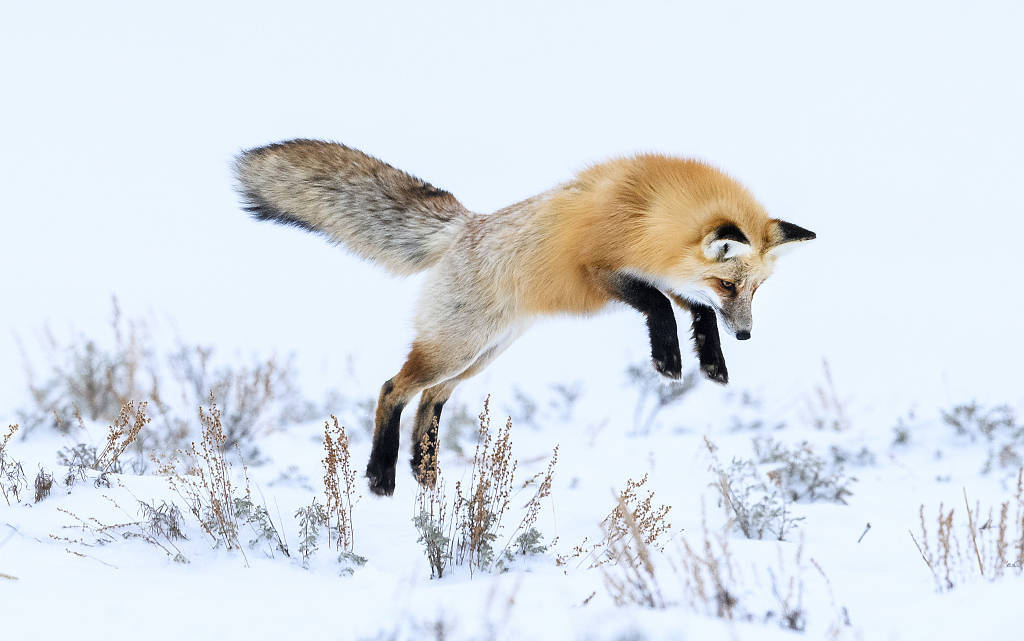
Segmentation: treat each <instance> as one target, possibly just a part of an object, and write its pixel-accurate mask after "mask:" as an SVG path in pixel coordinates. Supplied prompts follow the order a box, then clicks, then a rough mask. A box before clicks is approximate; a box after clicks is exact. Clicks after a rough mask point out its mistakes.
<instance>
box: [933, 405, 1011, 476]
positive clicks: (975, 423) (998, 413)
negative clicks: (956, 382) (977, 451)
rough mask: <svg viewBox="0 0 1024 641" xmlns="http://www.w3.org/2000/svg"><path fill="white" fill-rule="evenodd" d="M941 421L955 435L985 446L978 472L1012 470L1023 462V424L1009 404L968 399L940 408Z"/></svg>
mask: <svg viewBox="0 0 1024 641" xmlns="http://www.w3.org/2000/svg"><path fill="white" fill-rule="evenodd" d="M942 421H943V422H944V423H945V424H946V425H949V426H950V427H952V428H953V430H954V431H955V432H956V434H957V435H958V436H961V437H966V438H968V439H970V441H971V442H972V443H973V442H975V441H977V440H979V439H980V440H983V441H984V442H985V444H986V446H987V454H986V457H985V463H984V465H983V466H982V470H981V471H982V473H984V474H988V473H990V472H992V471H993V470H994V469H1002V470H1015V469H1018V468H1019V467H1021V466H1022V465H1024V424H1021V423H1018V422H1017V415H1016V412H1014V411H1013V408H1011V407H1010V406H1009V405H999V406H996V407H985V406H983V405H979V404H978V403H976V402H974V401H971V402H970V403H964V404H960V405H956V406H954V407H952V408H951V409H949V410H944V411H943V412H942Z"/></svg>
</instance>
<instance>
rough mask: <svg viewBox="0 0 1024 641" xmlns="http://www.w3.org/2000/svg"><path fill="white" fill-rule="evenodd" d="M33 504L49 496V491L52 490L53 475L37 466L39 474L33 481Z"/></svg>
mask: <svg viewBox="0 0 1024 641" xmlns="http://www.w3.org/2000/svg"><path fill="white" fill-rule="evenodd" d="M34 485H35V490H36V494H35V499H36V500H35V502H36V503H38V502H39V501H42V500H43V499H45V498H46V497H48V496H50V490H52V489H53V474H50V473H49V472H47V471H46V468H44V467H42V466H39V472H38V473H37V474H36V480H35V484H34Z"/></svg>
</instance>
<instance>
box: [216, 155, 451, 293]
mask: <svg viewBox="0 0 1024 641" xmlns="http://www.w3.org/2000/svg"><path fill="white" fill-rule="evenodd" d="M235 175H236V177H237V179H238V191H239V192H240V194H241V196H242V198H243V200H244V206H245V208H246V209H247V210H248V211H249V212H250V213H252V215H253V217H254V218H256V219H258V220H271V221H274V222H277V223H281V224H284V225H293V226H295V227H300V228H302V229H306V230H308V231H313V232H317V233H320V234H323V235H324V236H326V237H327V238H328V239H329V240H331V241H332V242H335V243H338V244H341V245H343V246H345V247H346V248H348V249H349V250H351V251H352V252H354V253H355V254H357V255H359V256H362V257H363V258H368V259H371V260H373V261H376V262H378V263H380V264H381V265H382V266H384V267H386V268H387V269H388V270H390V271H392V272H394V273H396V274H411V273H414V272H418V271H420V270H423V269H427V268H428V267H430V266H431V265H432V264H434V263H435V262H437V260H438V259H439V258H440V257H441V255H442V254H443V253H444V252H445V251H446V250H447V249H448V247H449V246H450V245H451V243H452V241H453V240H454V238H455V235H456V234H457V233H458V230H459V228H461V223H462V222H464V221H465V220H467V219H468V218H469V216H470V214H469V212H468V211H467V210H466V209H465V208H464V207H463V206H462V205H461V204H460V203H459V201H458V200H456V199H455V197H454V196H452V195H451V194H450V193H448V192H447V191H444V190H442V189H438V188H436V187H434V186H433V185H430V184H429V183H426V182H423V181H422V180H420V179H419V178H416V177H414V176H410V175H409V174H407V173H405V172H404V171H400V170H398V169H395V168H394V167H392V166H391V165H389V164H387V163H385V162H382V161H380V160H378V159H376V158H373V157H372V156H368V155H366V154H364V153H363V152H361V151H358V150H356V149H352V148H350V147H346V146H345V145H341V144H337V143H330V142H322V141H319V140H292V141H288V142H281V143H276V144H272V145H267V146H266V147H259V148H256V149H250V150H249V151H245V152H242V153H241V154H240V155H239V156H238V158H237V159H236V160H235Z"/></svg>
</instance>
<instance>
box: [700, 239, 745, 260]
mask: <svg viewBox="0 0 1024 641" xmlns="http://www.w3.org/2000/svg"><path fill="white" fill-rule="evenodd" d="M751 251H752V248H751V247H750V245H748V244H746V243H741V242H739V241H738V240H730V239H728V238H723V239H720V240H713V241H711V242H710V243H708V245H707V247H705V248H704V256H706V257H707V259H708V260H717V261H722V260H729V259H730V258H736V257H737V256H746V255H747V254H749V253H750V252H751Z"/></svg>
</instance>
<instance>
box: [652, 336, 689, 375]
mask: <svg viewBox="0 0 1024 641" xmlns="http://www.w3.org/2000/svg"><path fill="white" fill-rule="evenodd" d="M651 360H652V361H653V362H654V369H656V370H658V373H659V374H661V375H662V376H665V377H667V378H671V379H673V380H677V379H679V378H680V377H682V375H683V358H682V356H680V354H679V343H676V344H675V345H668V346H665V347H664V348H663V349H652V350H651Z"/></svg>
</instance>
